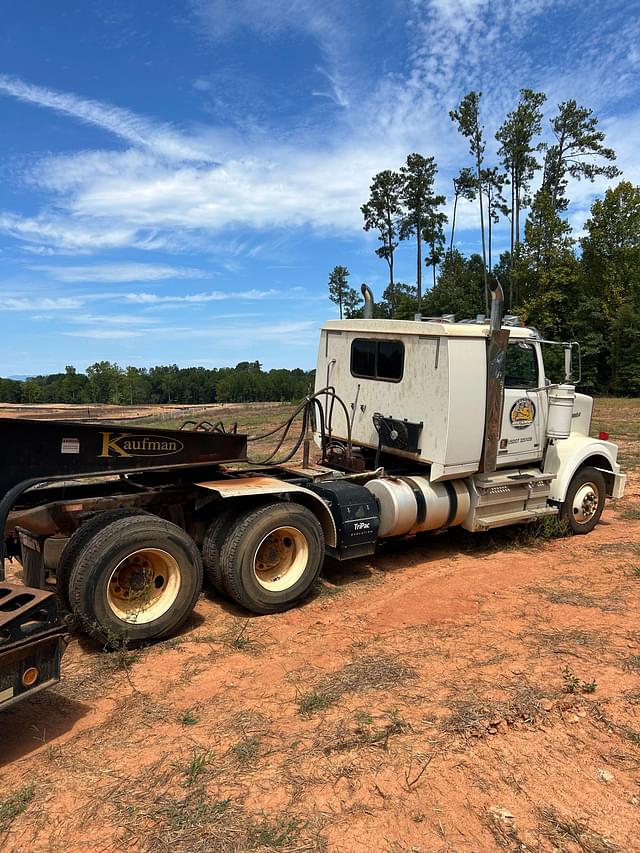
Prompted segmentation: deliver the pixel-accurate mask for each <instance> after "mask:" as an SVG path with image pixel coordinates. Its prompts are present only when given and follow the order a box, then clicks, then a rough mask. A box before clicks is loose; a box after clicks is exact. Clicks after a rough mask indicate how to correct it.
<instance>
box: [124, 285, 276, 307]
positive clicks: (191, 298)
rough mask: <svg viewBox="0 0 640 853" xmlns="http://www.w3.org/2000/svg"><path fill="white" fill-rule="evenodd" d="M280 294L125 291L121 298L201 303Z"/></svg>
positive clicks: (135, 302) (152, 302)
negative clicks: (160, 294)
mask: <svg viewBox="0 0 640 853" xmlns="http://www.w3.org/2000/svg"><path fill="white" fill-rule="evenodd" d="M279 294H280V291H279V290H274V289H271V290H245V291H241V292H239V293H234V292H230V291H222V290H214V291H211V292H210V293H187V294H183V295H171V296H159V295H158V294H156V293H125V294H124V295H123V298H124V299H125V300H126V301H127V302H130V303H131V304H133V305H161V304H165V303H176V304H180V303H187V304H201V303H206V302H223V301H225V300H229V299H231V300H235V299H248V300H260V299H269V298H271V297H274V296H278V295H279Z"/></svg>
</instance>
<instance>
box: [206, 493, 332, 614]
mask: <svg viewBox="0 0 640 853" xmlns="http://www.w3.org/2000/svg"><path fill="white" fill-rule="evenodd" d="M220 557H221V559H220V565H221V569H222V577H223V582H224V586H225V589H226V590H227V592H228V593H229V595H230V596H231V597H232V598H233V599H235V601H237V602H238V604H241V605H242V606H243V607H246V608H247V610H251V611H253V612H254V613H277V612H279V611H282V610H288V609H289V608H290V607H293V606H294V605H295V604H297V603H298V602H299V601H301V600H302V599H303V598H304V597H305V596H306V595H308V594H309V592H310V591H311V588H312V587H313V585H314V583H315V581H316V579H317V577H318V575H319V574H320V569H321V567H322V561H323V558H324V536H323V533H322V527H321V525H320V522H319V521H318V519H317V518H316V517H315V515H314V514H313V513H312V512H311V511H310V510H308V509H307V508H306V507H304V506H301V505H300V504H296V503H288V502H287V503H285V502H278V503H271V504H267V505H266V506H263V507H260V508H259V509H252V510H248V511H247V512H245V513H243V514H242V515H241V516H239V517H238V518H237V520H236V522H235V524H233V525H232V526H231V527H230V529H229V531H228V533H227V536H226V539H225V542H224V544H223V546H222V553H221V555H220Z"/></svg>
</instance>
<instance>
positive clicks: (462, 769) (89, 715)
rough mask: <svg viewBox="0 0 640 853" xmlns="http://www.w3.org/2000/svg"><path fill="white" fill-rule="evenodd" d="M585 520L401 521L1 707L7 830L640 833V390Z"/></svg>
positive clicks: (110, 837)
mask: <svg viewBox="0 0 640 853" xmlns="http://www.w3.org/2000/svg"><path fill="white" fill-rule="evenodd" d="M599 429H608V430H609V431H610V433H611V435H612V438H613V439H614V440H619V443H620V446H621V457H622V461H623V463H624V464H625V466H626V468H627V470H628V472H629V474H630V482H629V485H628V487H627V495H626V497H625V500H624V501H622V502H620V503H618V504H617V505H616V506H615V507H614V506H613V505H609V507H608V508H607V510H606V512H605V516H604V518H603V521H602V522H601V524H600V525H599V526H598V527H597V528H596V529H595V531H594V532H593V533H592V534H590V535H588V536H586V537H574V538H568V539H555V540H551V541H545V540H542V539H541V540H533V539H532V538H531V537H530V536H527V535H526V534H524V533H522V532H504V533H501V534H500V535H488V534H487V535H484V536H483V535H476V536H471V535H463V534H462V533H460V532H455V531H452V532H451V533H449V534H445V535H442V536H437V537H431V538H428V537H427V538H424V539H421V540H420V541H416V540H414V541H403V542H399V543H387V544H386V545H385V546H383V547H381V548H380V550H379V552H378V554H377V555H376V557H375V558H373V559H369V560H359V561H355V562H352V563H347V564H343V565H338V564H332V565H329V566H327V567H326V570H325V581H324V583H323V584H322V585H320V586H319V587H318V590H317V592H316V594H315V596H314V597H312V598H311V599H310V600H309V601H308V602H307V603H306V604H305V605H304V606H302V607H300V608H298V609H296V610H293V611H290V612H288V613H284V614H279V615H275V616H268V617H251V618H247V614H246V613H245V612H243V611H241V610H240V609H238V608H236V607H235V606H234V605H231V604H230V603H229V602H227V601H224V600H221V599H219V598H217V597H216V596H215V595H214V594H213V593H211V592H209V591H207V592H205V593H204V595H203V596H202V598H201V599H200V602H199V604H198V606H197V608H196V612H195V613H194V615H193V617H192V619H191V621H190V622H189V623H188V625H187V626H186V627H185V629H184V630H183V631H182V632H181V634H180V635H179V636H177V637H175V638H173V639H171V640H168V641H166V642H163V643H159V644H157V645H155V646H153V647H150V648H147V649H144V650H142V651H137V652H131V651H127V650H123V651H119V652H115V653H111V654H107V653H104V652H102V650H101V649H100V648H98V647H97V646H96V645H94V644H92V643H91V642H90V641H88V640H87V639H85V638H82V637H75V638H74V639H73V640H72V642H71V644H70V646H69V649H68V651H67V654H66V656H65V659H64V664H63V681H62V683H61V684H60V685H59V686H58V687H57V688H56V689H55V690H51V691H49V692H47V693H45V694H43V695H41V696H40V697H36V698H35V699H34V700H33V701H32V702H31V703H30V704H24V705H22V706H18V707H17V708H15V709H12V710H9V711H7V712H5V713H4V714H3V715H2V717H1V726H2V738H1V741H0V744H1V746H0V766H1V767H2V771H1V772H2V776H1V778H2V793H0V849H2V850H3V851H12V853H13V851H15V853H17V851H24V853H31V851H56V853H57V851H60V853H63V851H64V853H67V851H85V850H95V851H119V850H130V851H149V853H152V851H153V853H156V851H158V853H164V851H167V853H168V852H169V851H175V853H181V851H184V852H185V853H187V852H188V853H196V852H197V851H202V853H204V851H207V853H244V851H272V850H278V851H284V853H286V852H287V851H289V852H290V853H293V851H296V853H297V852H298V851H300V853H302V851H327V853H404V851H407V853H409V851H412V853H436V851H443V852H444V851H460V853H471V851H480V852H481V851H494V850H507V851H548V853H551V851H567V853H570V851H584V853H610V851H636V850H637V851H640V840H639V839H638V829H639V827H640V627H639V625H638V612H639V605H640V406H639V403H638V401H637V400H636V401H617V402H613V401H600V402H599V403H598V408H597V412H596V417H595V418H594V430H595V431H596V432H597V431H598V430H599Z"/></svg>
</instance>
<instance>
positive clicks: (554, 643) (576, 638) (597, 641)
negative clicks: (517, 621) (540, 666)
mask: <svg viewBox="0 0 640 853" xmlns="http://www.w3.org/2000/svg"><path fill="white" fill-rule="evenodd" d="M535 636H536V638H537V639H538V641H539V642H540V643H542V644H543V645H545V646H549V647H550V648H551V651H553V652H555V653H556V654H567V653H571V650H572V649H573V648H574V647H575V646H580V647H582V648H585V649H597V648H600V647H601V646H602V640H601V638H600V637H599V636H598V634H597V633H596V632H595V631H584V630H582V629H581V628H567V629H566V630H563V631H546V632H544V631H540V632H536V634H535Z"/></svg>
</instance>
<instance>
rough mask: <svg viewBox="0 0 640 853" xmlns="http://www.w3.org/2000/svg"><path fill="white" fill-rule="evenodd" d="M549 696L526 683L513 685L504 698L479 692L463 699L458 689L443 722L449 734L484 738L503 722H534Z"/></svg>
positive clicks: (508, 723) (442, 725) (493, 732)
mask: <svg viewBox="0 0 640 853" xmlns="http://www.w3.org/2000/svg"><path fill="white" fill-rule="evenodd" d="M548 698H549V694H548V693H547V692H546V691H544V690H541V689H540V688H539V687H536V686H533V685H529V684H525V683H521V684H517V685H515V686H514V687H512V688H511V691H510V695H509V696H508V697H507V698H506V699H504V700H499V699H490V698H488V697H482V696H478V695H472V696H469V697H468V698H460V695H459V690H458V689H457V688H456V690H455V692H454V697H453V698H452V699H451V700H450V701H449V702H448V703H447V704H448V707H449V709H450V711H451V713H450V714H449V716H448V717H445V718H444V719H443V720H442V721H441V723H440V725H441V728H442V729H443V731H445V732H448V733H449V734H458V735H464V736H465V737H484V736H486V735H487V734H495V733H496V731H497V727H498V726H499V725H500V724H501V723H506V724H507V725H512V724H513V723H515V722H516V721H519V720H521V721H523V722H526V723H532V722H535V720H536V719H537V718H538V716H539V715H540V713H541V711H542V703H543V702H544V701H545V700H546V699H548Z"/></svg>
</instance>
